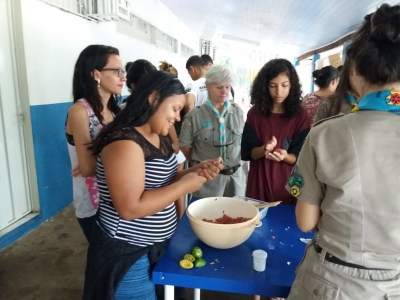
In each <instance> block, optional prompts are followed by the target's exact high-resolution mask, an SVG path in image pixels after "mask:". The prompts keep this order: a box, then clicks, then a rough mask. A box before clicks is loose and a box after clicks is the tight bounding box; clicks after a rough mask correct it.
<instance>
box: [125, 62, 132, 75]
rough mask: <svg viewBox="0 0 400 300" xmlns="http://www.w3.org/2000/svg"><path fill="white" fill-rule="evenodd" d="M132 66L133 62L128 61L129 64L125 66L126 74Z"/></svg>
mask: <svg viewBox="0 0 400 300" xmlns="http://www.w3.org/2000/svg"><path fill="white" fill-rule="evenodd" d="M132 64H133V62H132V61H128V62H127V63H126V64H125V71H126V72H128V71H129V68H130V66H131V65H132Z"/></svg>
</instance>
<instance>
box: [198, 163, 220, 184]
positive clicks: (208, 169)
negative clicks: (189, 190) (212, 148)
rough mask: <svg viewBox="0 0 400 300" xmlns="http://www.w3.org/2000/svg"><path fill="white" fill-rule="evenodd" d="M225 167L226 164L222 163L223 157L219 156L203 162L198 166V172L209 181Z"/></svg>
mask: <svg viewBox="0 0 400 300" xmlns="http://www.w3.org/2000/svg"><path fill="white" fill-rule="evenodd" d="M223 169H224V165H223V164H222V159H221V157H218V158H217V159H216V160H207V161H204V162H201V163H200V164H199V168H198V171H197V172H198V174H199V175H200V176H203V177H204V178H206V179H207V181H211V180H213V179H214V178H215V177H217V175H218V174H219V172H220V171H221V170H223Z"/></svg>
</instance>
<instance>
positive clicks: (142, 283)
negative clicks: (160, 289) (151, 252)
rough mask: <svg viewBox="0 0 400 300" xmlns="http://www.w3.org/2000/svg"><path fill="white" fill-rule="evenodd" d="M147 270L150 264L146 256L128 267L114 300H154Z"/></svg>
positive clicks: (154, 295) (154, 294)
mask: <svg viewBox="0 0 400 300" xmlns="http://www.w3.org/2000/svg"><path fill="white" fill-rule="evenodd" d="M149 269H150V262H149V258H148V256H147V254H146V255H144V256H142V257H141V258H140V259H139V260H138V261H137V262H136V263H135V264H134V265H133V266H132V267H130V269H129V270H128V272H127V273H126V275H125V277H124V278H123V279H122V281H121V283H120V284H119V286H118V289H117V291H116V293H115V300H136V299H137V300H156V293H155V289H154V284H153V283H152V281H151V279H150V271H149Z"/></svg>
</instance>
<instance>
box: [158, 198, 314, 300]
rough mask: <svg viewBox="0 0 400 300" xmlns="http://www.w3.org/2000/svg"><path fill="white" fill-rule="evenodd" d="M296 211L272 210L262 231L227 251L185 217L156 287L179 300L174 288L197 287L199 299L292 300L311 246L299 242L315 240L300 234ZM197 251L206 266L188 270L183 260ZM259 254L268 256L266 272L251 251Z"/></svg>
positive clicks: (280, 207)
mask: <svg viewBox="0 0 400 300" xmlns="http://www.w3.org/2000/svg"><path fill="white" fill-rule="evenodd" d="M294 209H295V207H294V206H292V205H282V204H281V205H278V206H277V207H272V208H269V210H268V214H267V216H266V217H265V218H264V219H263V220H262V222H263V224H262V226H261V227H259V228H256V229H255V230H254V232H253V234H252V235H251V237H250V238H249V239H248V240H247V241H246V242H245V243H243V244H241V245H239V246H237V247H235V248H232V249H226V250H222V249H215V248H211V247H209V246H207V245H205V244H204V243H203V242H201V241H200V240H199V239H198V238H197V237H196V235H195V234H194V233H193V231H192V228H191V227H190V224H189V220H188V218H187V216H186V214H185V215H184V216H183V218H182V219H181V221H180V222H179V224H178V228H177V230H176V232H175V233H174V235H173V236H172V238H171V243H170V245H169V246H168V248H167V251H166V253H165V255H164V257H163V258H162V259H161V260H160V261H159V262H158V263H157V265H156V267H155V269H154V271H153V282H154V283H156V284H162V285H165V286H166V287H165V292H166V293H165V299H174V289H173V286H181V287H187V288H194V289H195V299H200V289H206V290H215V291H221V292H232V293H240V294H251V295H263V296H273V297H287V296H288V294H289V291H290V287H291V285H292V283H293V281H294V278H295V270H296V266H297V265H298V264H299V262H300V260H301V258H302V257H303V254H304V249H305V246H306V244H304V243H303V242H301V241H300V240H299V239H300V238H312V233H307V234H305V233H303V232H301V231H300V230H299V229H298V227H297V225H296V220H295V212H294ZM194 246H199V247H201V249H202V250H203V258H204V259H205V260H206V261H207V265H206V266H205V267H203V268H193V269H189V270H185V269H183V268H181V267H180V266H179V261H180V260H181V259H183V256H184V255H185V254H186V253H190V250H191V249H192V248H193V247H194ZM256 249H263V250H265V251H266V252H267V253H268V258H267V265H266V269H265V271H264V272H260V273H258V272H255V271H254V270H253V258H252V252H253V251H254V250H256Z"/></svg>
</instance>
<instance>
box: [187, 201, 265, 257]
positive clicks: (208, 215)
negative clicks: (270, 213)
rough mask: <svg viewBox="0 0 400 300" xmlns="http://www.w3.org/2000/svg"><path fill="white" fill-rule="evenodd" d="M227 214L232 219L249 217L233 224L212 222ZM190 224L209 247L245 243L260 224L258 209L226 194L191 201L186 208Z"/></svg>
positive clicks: (227, 247) (219, 247)
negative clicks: (208, 220)
mask: <svg viewBox="0 0 400 300" xmlns="http://www.w3.org/2000/svg"><path fill="white" fill-rule="evenodd" d="M224 213H225V214H226V215H228V216H230V217H232V218H237V217H244V218H250V220H248V221H246V222H242V223H236V224H215V223H210V222H206V221H203V219H211V220H214V219H216V218H220V217H222V215H223V214H224ZM186 214H187V216H188V218H189V222H190V225H191V227H192V229H193V231H194V233H195V234H196V236H197V237H198V238H199V239H200V240H201V241H202V242H203V243H205V244H207V245H209V246H210V247H214V248H218V249H229V248H233V247H236V246H238V245H240V244H242V243H244V242H245V241H246V240H247V239H248V238H249V237H250V236H251V234H252V233H253V231H254V229H255V228H256V227H259V226H261V224H262V223H261V222H260V220H259V212H258V209H257V208H256V207H255V206H254V205H253V204H251V203H248V202H246V201H243V200H239V199H234V198H227V197H210V198H204V199H199V200H197V201H195V202H193V203H191V204H190V205H189V207H188V209H187V210H186Z"/></svg>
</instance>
